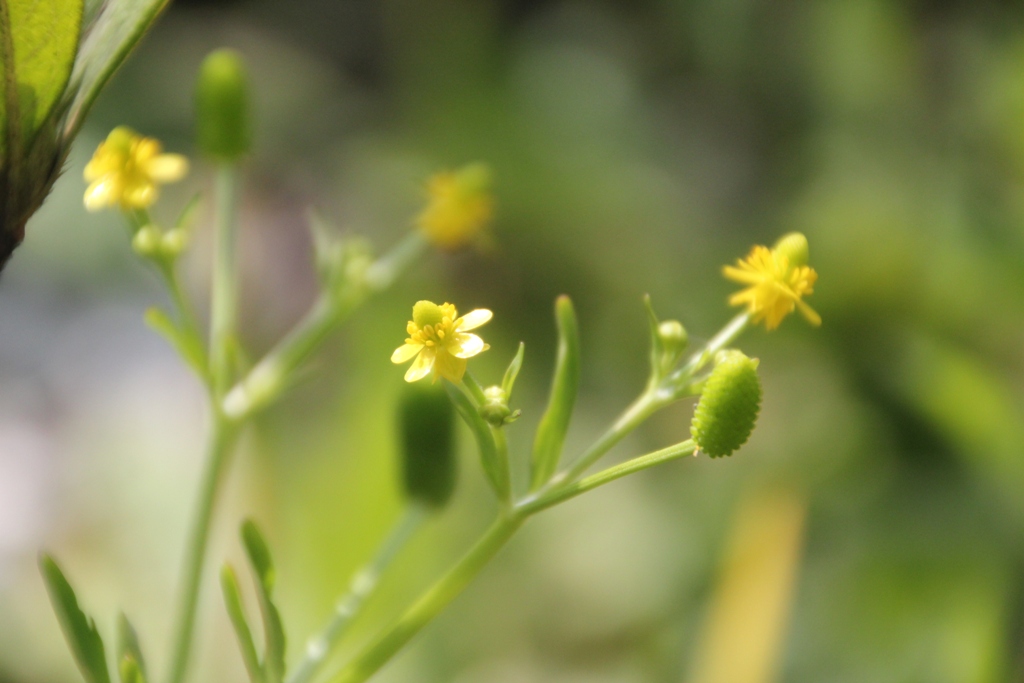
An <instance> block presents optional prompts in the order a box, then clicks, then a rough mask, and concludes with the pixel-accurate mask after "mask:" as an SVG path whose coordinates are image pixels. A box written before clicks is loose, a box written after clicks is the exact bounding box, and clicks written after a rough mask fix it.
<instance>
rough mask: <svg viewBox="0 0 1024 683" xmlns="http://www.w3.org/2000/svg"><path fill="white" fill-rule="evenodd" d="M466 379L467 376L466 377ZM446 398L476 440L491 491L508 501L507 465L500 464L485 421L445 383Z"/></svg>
mask: <svg viewBox="0 0 1024 683" xmlns="http://www.w3.org/2000/svg"><path fill="white" fill-rule="evenodd" d="M467 377H468V375H467ZM445 388H446V389H447V390H448V396H449V397H450V398H451V400H452V403H453V404H454V405H455V409H456V410H457V411H458V412H459V416H461V417H462V419H463V421H464V422H465V423H466V425H467V426H469V430H470V431H471V432H472V433H473V438H474V439H475V440H476V445H477V450H478V451H479V452H480V465H481V466H482V467H483V470H484V475H485V476H486V477H487V482H488V483H489V484H490V485H491V489H492V490H493V491H494V494H495V495H496V496H497V497H498V500H503V501H504V500H508V499H509V496H510V495H511V492H512V482H511V480H510V478H509V471H508V465H507V463H504V462H502V460H501V458H500V457H499V454H498V448H497V446H496V445H495V443H494V435H493V434H491V428H490V426H488V424H487V421H486V420H484V418H483V417H482V416H481V415H480V411H479V410H477V407H476V406H474V405H473V403H472V402H471V401H470V400H469V398H468V397H467V396H466V395H465V394H464V393H462V391H460V390H459V388H458V387H456V386H455V385H453V384H448V383H446V385H445Z"/></svg>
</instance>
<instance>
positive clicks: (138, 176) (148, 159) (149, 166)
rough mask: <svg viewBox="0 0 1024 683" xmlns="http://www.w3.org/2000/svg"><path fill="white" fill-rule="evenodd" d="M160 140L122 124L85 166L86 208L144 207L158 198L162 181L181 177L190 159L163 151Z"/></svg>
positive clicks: (97, 209) (171, 180)
mask: <svg viewBox="0 0 1024 683" xmlns="http://www.w3.org/2000/svg"><path fill="white" fill-rule="evenodd" d="M162 149H163V148H162V146H161V145H160V142H159V141H158V140H154V139H153V138H144V137H142V136H141V135H139V134H138V133H136V132H135V131H133V130H132V129H131V128H126V127H125V126H118V127H117V128H115V129H114V130H112V131H110V135H108V136H107V139H106V140H104V141H103V142H101V143H100V146H99V147H97V148H96V153H95V154H93V155H92V159H91V160H90V161H89V163H88V164H86V166H85V173H84V175H85V179H86V180H87V181H88V182H89V183H91V184H90V185H89V189H87V190H86V191H85V208H86V209H88V210H89V211H99V210H100V209H102V208H104V207H107V206H119V207H120V208H121V209H124V210H128V209H144V208H146V207H148V206H149V205H150V204H152V203H153V202H155V201H156V198H157V195H158V194H159V191H158V189H157V185H158V184H160V183H172V182H174V181H176V180H181V179H182V178H184V177H185V174H186V173H188V160H187V159H186V158H185V157H183V156H181V155H180V154H162V153H161V152H162Z"/></svg>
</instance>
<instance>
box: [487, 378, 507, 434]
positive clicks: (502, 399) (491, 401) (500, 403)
mask: <svg viewBox="0 0 1024 683" xmlns="http://www.w3.org/2000/svg"><path fill="white" fill-rule="evenodd" d="M480 415H481V416H482V417H483V418H484V419H485V420H487V422H489V423H490V424H492V425H494V426H495V427H499V426H501V425H503V424H505V421H506V420H507V419H508V418H509V416H511V415H512V410H511V409H510V408H509V407H508V396H506V395H505V390H504V389H502V388H501V387H498V386H494V387H487V388H486V389H484V404H483V405H482V406H480Z"/></svg>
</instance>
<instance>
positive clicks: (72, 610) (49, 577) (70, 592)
mask: <svg viewBox="0 0 1024 683" xmlns="http://www.w3.org/2000/svg"><path fill="white" fill-rule="evenodd" d="M39 569H40V571H41V572H42V574H43V580H44V581H45V583H46V591H47V592H48V593H49V594H50V602H51V603H52V604H53V611H54V612H56V614H57V620H58V621H59V622H60V625H61V629H62V630H63V631H64V637H65V638H66V639H67V641H68V646H69V647H70V648H71V653H72V654H73V655H74V657H75V661H76V662H77V663H78V668H79V669H81V671H82V675H83V676H85V679H86V681H88V682H89V683H110V673H109V671H108V670H107V659H106V654H105V651H104V649H103V638H102V637H100V634H99V631H97V630H96V624H95V623H94V622H93V620H92V619H90V618H89V617H87V616H86V615H85V613H84V612H83V611H82V609H81V608H80V607H79V606H78V598H77V596H76V595H75V591H74V589H73V588H72V587H71V584H70V583H68V580H67V579H66V578H65V577H64V572H62V571H61V570H60V567H59V566H58V565H57V563H56V561H54V559H53V558H52V557H50V556H49V555H46V554H43V555H41V556H40V557H39Z"/></svg>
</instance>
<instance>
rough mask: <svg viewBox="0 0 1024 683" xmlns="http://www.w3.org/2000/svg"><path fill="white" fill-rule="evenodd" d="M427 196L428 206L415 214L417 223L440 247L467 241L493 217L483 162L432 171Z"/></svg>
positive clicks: (489, 188) (443, 247) (492, 204)
mask: <svg viewBox="0 0 1024 683" xmlns="http://www.w3.org/2000/svg"><path fill="white" fill-rule="evenodd" d="M427 197H428V201H427V206H426V208H425V209H423V211H422V212H421V213H420V215H419V216H417V217H416V225H417V226H418V227H419V229H420V230H421V231H422V232H423V234H424V235H425V236H426V238H427V239H428V240H430V242H432V243H433V244H434V245H435V246H438V247H440V248H442V249H449V250H454V249H458V248H460V247H464V246H467V245H469V244H470V243H472V242H473V241H474V240H476V239H477V238H478V237H480V235H481V233H482V232H483V230H484V229H485V228H486V227H487V225H488V224H489V223H490V222H491V219H492V218H493V217H494V197H493V196H492V195H491V171H490V169H489V168H488V167H487V166H486V165H484V164H470V165H469V166H465V167H463V168H461V169H459V170H457V171H445V172H443V173H438V174H436V175H434V176H433V177H431V179H430V181H429V182H428V184H427Z"/></svg>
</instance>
